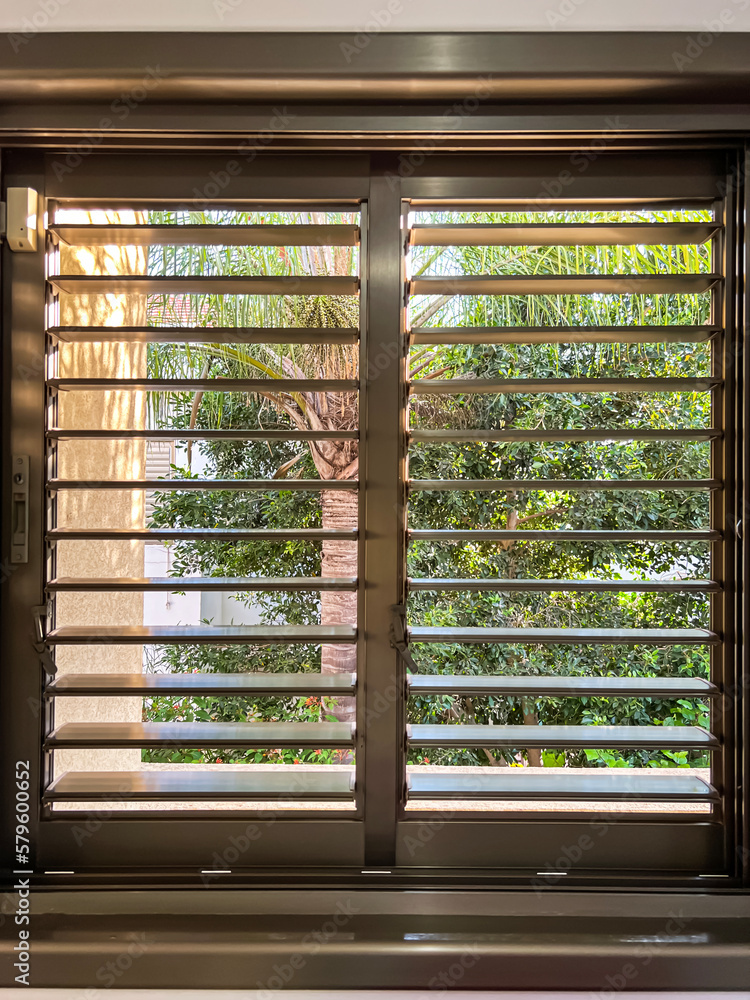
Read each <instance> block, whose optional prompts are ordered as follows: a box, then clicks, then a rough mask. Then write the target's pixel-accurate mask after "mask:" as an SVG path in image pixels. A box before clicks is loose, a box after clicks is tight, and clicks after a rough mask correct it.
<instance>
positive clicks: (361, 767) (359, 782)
mask: <svg viewBox="0 0 750 1000" xmlns="http://www.w3.org/2000/svg"><path fill="white" fill-rule="evenodd" d="M369 218H370V216H369V205H368V204H367V202H361V203H360V206H359V234H360V235H359V267H358V271H359V356H358V366H359V367H358V378H359V396H358V415H357V428H358V430H359V442H358V445H357V449H358V455H359V467H358V478H359V490H358V492H357V499H358V505H357V527H358V532H357V684H356V692H357V693H356V699H357V701H356V706H355V707H356V720H357V733H358V734H362V733H364V732H365V704H364V702H365V699H364V683H363V681H364V665H365V662H366V659H367V642H366V639H365V628H364V621H365V594H366V590H365V581H364V575H365V557H366V553H367V544H366V540H367V534H366V532H367V525H366V523H365V509H366V504H365V488H364V469H365V468H366V466H367V445H368V441H367V435H366V434H365V431H364V427H365V422H364V405H365V403H364V401H365V400H366V399H367V386H366V383H365V372H366V371H367V348H368V344H369V342H370V338H369V327H368V317H367V304H368V295H367V288H368V279H369V275H368V264H367V262H368V260H369V256H370V255H369V240H368V228H369ZM321 544H322V543H321ZM366 760H367V746H366V743H365V741H364V739H362V737H361V735H360V736H358V738H357V754H356V758H355V775H356V785H355V793H354V794H355V801H356V806H357V813H358V814H359V815H360V816H362V815H364V774H365V762H366Z"/></svg>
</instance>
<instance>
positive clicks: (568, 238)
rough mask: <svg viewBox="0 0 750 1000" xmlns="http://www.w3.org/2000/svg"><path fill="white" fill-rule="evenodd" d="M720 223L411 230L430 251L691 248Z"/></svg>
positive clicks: (463, 226)
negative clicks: (517, 247) (467, 248)
mask: <svg viewBox="0 0 750 1000" xmlns="http://www.w3.org/2000/svg"><path fill="white" fill-rule="evenodd" d="M721 229H722V226H721V225H720V224H719V223H717V222H651V223H648V222H646V223H642V222H618V223H611V222H576V223H570V222H568V223H532V224H526V225H517V224H515V223H505V224H497V223H489V224H486V225H481V224H472V223H457V224H453V225H445V224H442V225H423V224H418V225H414V226H412V227H411V230H410V232H409V238H410V242H411V243H412V244H413V245H414V246H427V247H466V246H478V247H514V246H552V247H557V246H583V247H589V246H635V245H637V244H641V245H645V246H690V245H695V244H700V243H706V242H707V241H708V240H710V239H711V237H712V236H714V235H715V234H716V233H718V232H720V231H721Z"/></svg>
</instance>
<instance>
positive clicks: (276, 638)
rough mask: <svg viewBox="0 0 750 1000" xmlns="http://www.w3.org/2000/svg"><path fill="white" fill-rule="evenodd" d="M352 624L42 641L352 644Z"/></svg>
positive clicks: (81, 634)
mask: <svg viewBox="0 0 750 1000" xmlns="http://www.w3.org/2000/svg"><path fill="white" fill-rule="evenodd" d="M356 639H357V630H356V628H354V627H353V626H352V625H223V626H218V625H217V626H213V625H184V626H181V625H112V626H107V625H70V626H67V627H65V628H56V629H53V630H52V631H51V632H50V633H49V635H47V637H46V639H45V642H47V643H49V644H50V645H57V646H70V645H73V646H81V645H131V646H133V645H135V646H140V645H147V644H151V645H153V644H156V645H160V644H161V643H164V644H169V645H172V644H185V643H187V644H193V643H197V644H200V643H204V642H206V643H219V644H220V645H225V644H227V645H228V644H230V643H233V644H234V643H240V644H245V643H247V644H248V645H253V644H254V643H263V644H265V643H271V642H281V643H288V642H290V643H291V642H304V643H310V644H313V645H317V644H320V643H339V642H342V643H353V642H356Z"/></svg>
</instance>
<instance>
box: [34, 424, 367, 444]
mask: <svg viewBox="0 0 750 1000" xmlns="http://www.w3.org/2000/svg"><path fill="white" fill-rule="evenodd" d="M47 437H48V438H49V439H50V440H51V441H79V440H81V441H87V440H92V441H100V440H101V441H126V440H127V441H356V440H357V439H358V438H359V431H286V430H280V431H251V430H239V429H236V428H230V429H227V430H195V429H194V428H189V429H186V428H184V427H175V428H174V429H172V430H163V429H162V430H143V431H139V430H119V429H113V430H101V429H100V428H90V429H85V430H81V429H78V428H76V429H75V430H67V429H66V428H64V427H53V428H52V429H51V430H48V431H47Z"/></svg>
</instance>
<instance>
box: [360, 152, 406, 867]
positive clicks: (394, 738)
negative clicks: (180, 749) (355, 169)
mask: <svg viewBox="0 0 750 1000" xmlns="http://www.w3.org/2000/svg"><path fill="white" fill-rule="evenodd" d="M397 167H398V163H397V161H393V162H391V161H390V160H388V159H385V158H383V159H381V158H378V157H374V158H373V167H372V173H371V180H370V197H369V203H368V219H369V225H368V257H367V262H366V264H365V265H364V266H365V267H366V270H367V285H368V291H367V296H368V302H367V310H368V319H367V345H366V352H365V356H366V359H367V362H366V367H365V369H364V370H363V372H362V373H361V379H362V384H363V386H364V399H363V400H362V404H361V414H360V419H361V426H362V433H363V434H364V435H365V436H366V442H367V443H366V460H365V467H364V470H363V472H364V476H363V488H362V502H363V504H364V507H365V512H364V523H365V537H366V547H365V548H366V553H365V566H364V579H363V586H364V619H363V622H362V626H361V627H362V628H363V629H364V635H365V639H366V643H367V653H366V665H365V669H364V677H363V680H364V684H363V695H364V698H363V700H364V725H363V727H362V729H361V730H360V735H359V740H358V745H359V746H360V747H361V746H362V743H363V742H364V745H365V747H366V750H365V768H364V771H365V789H364V794H365V864H367V865H368V866H372V865H392V864H393V862H394V858H395V837H396V822H397V819H398V815H399V810H400V807H401V799H402V795H403V789H404V782H405V779H404V752H405V747H404V739H405V736H404V734H405V726H404V715H405V711H404V695H405V681H404V674H405V671H404V668H403V665H402V663H401V662H400V659H399V655H398V653H397V652H396V650H395V649H394V648H393V647H392V646H391V643H390V628H391V620H392V610H391V609H392V607H393V605H395V604H399V603H401V601H402V599H403V595H404V579H405V569H404V557H405V516H406V513H405V484H404V476H403V472H404V456H405V442H406V416H405V414H406V383H405V377H404V372H405V352H404V338H403V317H404V299H403V295H404V274H403V266H404V264H403V248H402V245H401V201H400V190H399V189H400V178H399V175H398V172H397ZM389 168H393V169H389Z"/></svg>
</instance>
